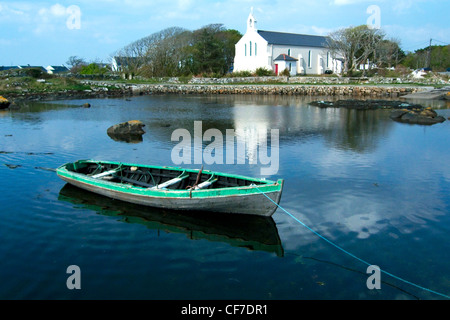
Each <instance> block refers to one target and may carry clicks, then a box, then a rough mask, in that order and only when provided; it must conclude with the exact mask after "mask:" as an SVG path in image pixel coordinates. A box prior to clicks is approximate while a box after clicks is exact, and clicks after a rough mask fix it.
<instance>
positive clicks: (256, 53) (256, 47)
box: [255, 42, 258, 56]
mask: <svg viewBox="0 0 450 320" xmlns="http://www.w3.org/2000/svg"><path fill="white" fill-rule="evenodd" d="M257 50H258V46H257V45H256V42H255V56H256V55H258V51H257Z"/></svg>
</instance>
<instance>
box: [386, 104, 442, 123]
mask: <svg viewBox="0 0 450 320" xmlns="http://www.w3.org/2000/svg"><path fill="white" fill-rule="evenodd" d="M390 118H391V119H392V120H395V121H398V122H403V123H411V124H422V125H432V124H436V123H441V122H444V121H445V118H444V117H442V116H438V114H437V113H436V111H434V110H433V109H431V108H425V109H424V110H408V109H402V110H394V111H392V112H391V115H390Z"/></svg>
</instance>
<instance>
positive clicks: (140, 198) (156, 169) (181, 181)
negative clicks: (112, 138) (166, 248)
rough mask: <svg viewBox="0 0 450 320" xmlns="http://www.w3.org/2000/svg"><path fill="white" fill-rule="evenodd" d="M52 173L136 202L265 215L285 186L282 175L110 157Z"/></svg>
mask: <svg viewBox="0 0 450 320" xmlns="http://www.w3.org/2000/svg"><path fill="white" fill-rule="evenodd" d="M56 172H57V174H58V176H59V177H60V178H61V179H63V180H64V181H66V182H68V183H70V184H72V185H74V186H76V187H79V188H82V189H85V190H88V191H91V192H94V193H97V194H100V195H103V196H107V197H109V198H112V199H118V200H122V201H126V202H130V203H135V204H139V205H144V206H150V207H157V208H164V209H172V210H195V211H211V212H223V213H235V214H250V215H258V216H265V217H270V216H272V215H273V214H274V213H275V211H276V209H277V204H278V203H279V202H280V199H281V193H282V189H283V180H282V179H279V180H278V181H271V180H264V179H255V178H250V177H245V176H240V175H232V174H226V173H219V172H213V171H208V170H197V169H183V168H177V167H160V166H150V165H142V164H128V163H119V162H112V161H95V160H79V161H76V162H73V163H67V164H64V165H62V166H60V167H59V168H58V169H57V170H56ZM266 196H267V197H269V198H270V199H272V200H273V201H270V200H269V199H268V198H267V197H266Z"/></svg>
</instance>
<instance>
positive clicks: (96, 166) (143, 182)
mask: <svg viewBox="0 0 450 320" xmlns="http://www.w3.org/2000/svg"><path fill="white" fill-rule="evenodd" d="M67 169H68V170H70V171H74V172H77V173H81V174H85V175H88V176H90V177H91V178H95V179H103V180H107V181H110V182H116V183H123V184H129V185H133V186H136V187H142V188H150V189H155V190H156V189H169V190H199V189H214V188H227V187H243V186H250V185H252V184H255V181H252V180H247V179H240V178H236V177H228V176H222V175H215V174H214V173H213V172H204V171H203V170H201V169H200V170H199V171H194V172H192V171H186V170H182V169H180V170H177V169H172V168H167V169H165V168H163V167H138V166H131V165H125V164H116V163H101V162H81V163H79V162H77V163H75V164H73V165H71V166H68V167H67Z"/></svg>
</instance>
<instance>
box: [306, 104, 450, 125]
mask: <svg viewBox="0 0 450 320" xmlns="http://www.w3.org/2000/svg"><path fill="white" fill-rule="evenodd" d="M310 105H312V106H316V107H320V108H346V109H355V110H376V109H391V110H393V111H392V112H391V114H390V118H391V119H392V120H395V121H398V122H403V123H411V124H423V125H432V124H436V123H440V122H444V121H445V118H444V117H441V116H439V115H438V114H437V113H436V111H434V110H433V109H431V108H425V107H423V106H422V105H420V104H410V103H406V102H404V101H390V100H355V99H349V100H338V101H334V102H333V101H313V102H311V103H310Z"/></svg>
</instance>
